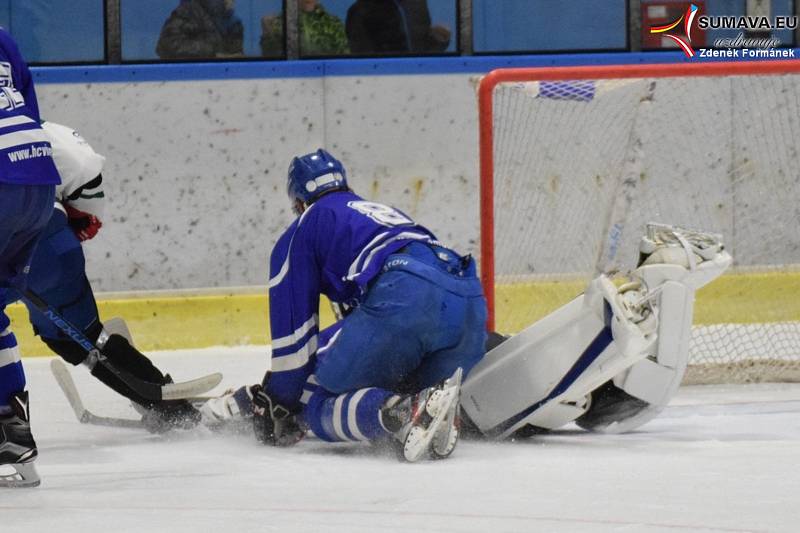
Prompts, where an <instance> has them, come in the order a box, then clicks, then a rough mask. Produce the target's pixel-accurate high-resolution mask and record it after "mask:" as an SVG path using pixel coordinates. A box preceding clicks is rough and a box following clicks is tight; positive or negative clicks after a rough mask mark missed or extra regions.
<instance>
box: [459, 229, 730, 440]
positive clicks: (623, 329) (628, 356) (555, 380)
mask: <svg viewBox="0 0 800 533" xmlns="http://www.w3.org/2000/svg"><path fill="white" fill-rule="evenodd" d="M647 231H648V232H647V235H646V236H645V237H644V238H643V239H642V242H641V246H640V251H641V253H642V256H643V258H644V260H643V261H642V265H641V266H640V267H639V268H637V269H636V270H635V271H634V272H633V273H632V274H631V276H630V277H631V282H630V283H627V284H625V285H623V286H621V287H620V288H619V289H617V288H616V287H615V286H614V285H613V284H612V283H611V282H610V281H609V280H608V279H607V278H606V277H605V276H600V277H598V278H596V279H595V280H593V281H592V282H591V283H590V284H589V287H588V288H587V290H586V292H585V294H584V295H582V296H580V297H578V298H576V299H575V300H573V301H572V302H570V303H568V304H567V305H565V306H563V307H561V308H560V309H558V310H556V311H555V312H553V313H551V314H550V315H548V316H547V317H545V318H544V319H542V320H540V321H539V322H537V323H535V324H533V325H532V326H530V327H529V328H527V329H525V330H524V331H523V332H521V333H520V334H518V335H516V336H514V337H512V338H510V339H509V340H507V341H505V342H504V343H503V344H501V345H499V346H498V347H496V348H495V349H493V350H491V351H490V352H489V353H488V354H486V356H485V357H484V359H483V360H482V361H481V362H480V363H479V364H478V365H477V366H476V367H475V368H474V369H473V370H472V371H471V372H470V374H469V376H468V377H467V380H466V381H465V383H464V386H463V389H462V403H463V408H464V411H465V412H466V414H467V415H468V416H469V418H470V419H471V420H472V422H474V423H475V425H476V426H477V427H478V429H479V430H480V431H481V432H483V433H484V434H486V435H489V436H494V437H499V438H504V437H507V436H508V435H510V434H512V433H513V432H514V431H516V430H517V429H519V428H521V427H523V426H526V425H532V426H536V427H541V428H557V427H560V426H563V425H565V424H567V423H569V422H572V421H573V420H575V419H577V418H578V417H580V416H581V415H583V414H585V413H587V411H589V410H591V408H592V405H591V393H592V392H593V391H594V390H596V389H598V388H599V387H600V386H601V385H603V384H605V383H607V382H608V381H610V380H612V379H613V383H614V385H616V387H618V388H619V389H621V390H623V391H624V392H626V393H627V394H629V395H630V396H632V397H633V398H634V399H635V400H641V401H640V402H638V406H637V407H636V409H630V405H627V406H626V405H624V404H620V405H619V409H618V410H617V406H616V405H614V406H613V407H612V409H611V411H610V413H604V415H603V418H602V422H601V423H600V424H596V423H592V424H590V425H591V426H592V430H596V431H606V432H622V431H628V430H630V429H633V428H635V427H638V426H640V425H642V424H643V423H645V422H647V421H648V420H650V419H652V418H653V417H655V416H656V415H657V414H658V413H659V412H660V411H661V410H662V409H663V408H664V407H665V406H666V405H667V403H668V402H669V400H670V399H671V398H672V397H673V396H674V394H675V392H676V391H677V388H678V386H679V385H680V382H681V380H682V378H683V375H684V373H685V370H686V365H687V361H688V349H689V340H690V337H691V324H692V311H693V306H694V292H695V290H696V289H698V288H699V287H702V286H703V285H705V284H707V283H708V282H710V281H711V280H713V279H715V278H716V277H718V276H719V275H720V274H722V272H724V271H725V269H726V268H727V267H728V266H729V265H730V263H731V260H732V259H731V257H730V255H729V254H728V253H727V252H725V251H724V247H723V246H722V243H721V241H720V238H719V236H717V235H714V234H709V233H703V232H697V231H692V230H685V229H681V228H675V227H672V226H665V225H660V224H650V225H648V228H647ZM643 403H644V407H641V405H642V404H643ZM587 416H588V415H587ZM584 427H586V426H584Z"/></svg>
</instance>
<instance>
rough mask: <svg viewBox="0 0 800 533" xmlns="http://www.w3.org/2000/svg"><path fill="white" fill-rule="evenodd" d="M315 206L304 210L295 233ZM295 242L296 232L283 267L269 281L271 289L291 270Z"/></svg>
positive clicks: (268, 284) (290, 242) (268, 285)
mask: <svg viewBox="0 0 800 533" xmlns="http://www.w3.org/2000/svg"><path fill="white" fill-rule="evenodd" d="M313 207H314V204H312V205H310V206H309V207H308V208H307V209H306V210H305V211H303V214H302V215H300V220H298V221H297V227H295V228H294V231H295V233H297V230H298V229H300V224H302V223H303V219H304V218H305V217H306V215H307V214H308V213H309V211H311V209H312V208H313ZM293 242H294V234H292V239H291V240H290V241H289V248H288V249H287V250H286V259H285V260H284V261H283V264H282V265H281V269H280V270H279V271H278V273H277V274H276V275H275V277H273V278H272V279H270V280H269V282H268V283H267V287H269V288H270V289H271V288H272V287H274V286H276V285H278V284H279V283H280V282H281V281H283V278H285V277H286V274H287V273H288V272H289V258H290V257H291V256H292V243H293Z"/></svg>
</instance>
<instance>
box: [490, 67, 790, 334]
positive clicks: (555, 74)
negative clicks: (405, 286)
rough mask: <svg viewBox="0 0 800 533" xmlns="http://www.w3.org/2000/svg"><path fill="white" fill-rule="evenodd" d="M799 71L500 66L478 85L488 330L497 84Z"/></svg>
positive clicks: (492, 310)
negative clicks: (494, 105)
mask: <svg viewBox="0 0 800 533" xmlns="http://www.w3.org/2000/svg"><path fill="white" fill-rule="evenodd" d="M792 73H800V60H798V59H793V60H771V61H723V62H702V63H700V62H693V63H673V64H637V65H605V66H578V67H537V68H502V69H497V70H493V71H491V72H490V73H489V74H487V75H486V76H484V77H483V78H482V79H481V81H480V84H479V85H478V122H479V123H478V127H479V164H480V218H481V222H480V224H481V228H480V229H481V231H480V246H481V257H480V267H481V268H480V276H481V283H482V284H483V289H484V294H485V296H486V303H487V306H488V311H489V313H488V321H487V328H488V329H489V330H490V331H493V330H494V328H495V293H494V284H495V283H494V282H495V264H494V261H495V254H494V109H493V104H494V90H495V88H496V87H497V85H499V84H501V83H518V82H538V81H577V80H603V79H622V78H674V77H722V76H742V75H781V74H792Z"/></svg>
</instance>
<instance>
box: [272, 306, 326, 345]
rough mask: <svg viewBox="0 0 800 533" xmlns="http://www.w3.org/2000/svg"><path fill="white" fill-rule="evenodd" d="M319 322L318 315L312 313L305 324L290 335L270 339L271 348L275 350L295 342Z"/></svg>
mask: <svg viewBox="0 0 800 533" xmlns="http://www.w3.org/2000/svg"><path fill="white" fill-rule="evenodd" d="M318 323H319V315H317V314H314V315H312V316H311V318H309V319H308V320H307V321H306V323H305V324H303V325H302V326H300V327H299V328H297V329H296V330H294V331H293V332H292V333H291V334H290V335H287V336H285V337H281V338H279V339H272V349H273V350H277V349H279V348H286V347H287V346H291V345H292V344H294V343H296V342H297V341H299V340H300V339H302V338H303V336H304V335H305V334H306V333H308V332H309V331H311V328H314V327H316V326H317V324H318Z"/></svg>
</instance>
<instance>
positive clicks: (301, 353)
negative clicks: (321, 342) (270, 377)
mask: <svg viewBox="0 0 800 533" xmlns="http://www.w3.org/2000/svg"><path fill="white" fill-rule="evenodd" d="M316 351H317V335H313V336H312V337H311V338H310V339H308V342H306V343H305V344H304V345H303V346H302V348H300V349H298V350H296V351H295V352H293V353H290V354H286V355H274V354H273V356H272V368H271V369H270V370H272V371H273V372H286V371H289V370H296V369H298V368H302V367H303V366H305V364H306V363H308V360H309V359H310V358H311V355H312V354H314V353H316Z"/></svg>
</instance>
